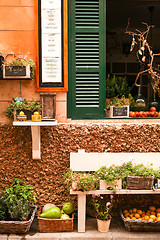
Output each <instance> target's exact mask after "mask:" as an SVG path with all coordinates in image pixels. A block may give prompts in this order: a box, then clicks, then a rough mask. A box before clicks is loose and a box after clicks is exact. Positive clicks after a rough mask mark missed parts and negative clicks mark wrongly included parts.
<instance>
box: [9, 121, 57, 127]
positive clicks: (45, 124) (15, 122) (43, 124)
mask: <svg viewBox="0 0 160 240" xmlns="http://www.w3.org/2000/svg"><path fill="white" fill-rule="evenodd" d="M54 125H57V120H56V121H42V122H32V121H24V122H18V121H14V122H13V126H54Z"/></svg>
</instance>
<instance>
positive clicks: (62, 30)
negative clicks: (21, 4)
mask: <svg viewBox="0 0 160 240" xmlns="http://www.w3.org/2000/svg"><path fill="white" fill-rule="evenodd" d="M35 19H36V39H37V44H36V56H37V68H36V69H37V71H36V76H37V87H36V90H37V91H40V92H45V91H46V92H53V91H67V90H68V54H67V53H68V48H67V0H58V1H57V0H35Z"/></svg>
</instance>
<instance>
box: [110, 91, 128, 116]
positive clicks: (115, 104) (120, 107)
mask: <svg viewBox="0 0 160 240" xmlns="http://www.w3.org/2000/svg"><path fill="white" fill-rule="evenodd" d="M129 105H130V101H129V99H126V98H125V97H124V96H122V97H121V98H118V97H114V98H111V99H109V100H108V99H107V100H106V109H105V111H106V116H107V117H111V118H115V117H129Z"/></svg>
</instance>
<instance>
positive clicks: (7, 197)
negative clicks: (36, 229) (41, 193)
mask: <svg viewBox="0 0 160 240" xmlns="http://www.w3.org/2000/svg"><path fill="white" fill-rule="evenodd" d="M1 201H3V206H5V207H6V208H7V213H8V214H9V216H10V217H11V218H12V219H13V220H19V221H21V220H25V219H26V218H27V217H28V216H29V214H30V211H31V209H30V205H31V204H36V198H35V194H34V193H33V187H32V186H30V185H25V184H24V182H23V181H22V180H20V179H18V178H15V179H14V181H13V183H12V184H11V185H10V187H8V188H6V189H5V190H4V192H3V195H2V197H1Z"/></svg>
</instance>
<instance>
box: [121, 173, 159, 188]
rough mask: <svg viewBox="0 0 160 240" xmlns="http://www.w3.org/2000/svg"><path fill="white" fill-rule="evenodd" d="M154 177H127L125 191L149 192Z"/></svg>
mask: <svg viewBox="0 0 160 240" xmlns="http://www.w3.org/2000/svg"><path fill="white" fill-rule="evenodd" d="M153 182H154V177H153V176H151V177H141V176H127V179H126V183H127V189H132V190H134V189H135V190H142V189H144V190H151V189H152V188H153Z"/></svg>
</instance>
